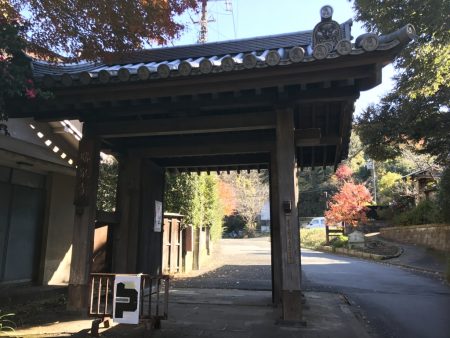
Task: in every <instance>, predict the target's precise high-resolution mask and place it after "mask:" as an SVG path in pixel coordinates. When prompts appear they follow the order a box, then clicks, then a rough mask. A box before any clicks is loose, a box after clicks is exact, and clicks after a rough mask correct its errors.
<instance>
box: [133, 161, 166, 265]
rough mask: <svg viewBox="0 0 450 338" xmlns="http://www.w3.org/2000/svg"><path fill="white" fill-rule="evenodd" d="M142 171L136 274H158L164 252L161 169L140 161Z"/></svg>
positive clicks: (162, 176) (162, 179) (163, 180)
mask: <svg viewBox="0 0 450 338" xmlns="http://www.w3.org/2000/svg"><path fill="white" fill-rule="evenodd" d="M141 170H142V179H141V198H142V200H141V217H140V228H139V247H138V248H139V255H138V261H137V267H138V270H139V272H143V273H148V274H160V273H162V248H163V232H162V231H163V230H162V228H163V226H162V225H163V210H164V209H163V206H162V202H163V199H164V183H165V179H164V169H163V168H161V167H159V166H157V165H156V164H155V163H153V162H152V161H150V160H143V161H142V168H141ZM159 206H160V207H161V209H160V210H158V209H159ZM157 212H158V213H157Z"/></svg>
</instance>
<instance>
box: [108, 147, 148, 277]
mask: <svg viewBox="0 0 450 338" xmlns="http://www.w3.org/2000/svg"><path fill="white" fill-rule="evenodd" d="M141 162H142V161H141V159H140V158H138V157H130V156H128V155H126V154H124V155H121V156H119V180H118V184H117V186H118V187H117V189H118V191H117V212H118V214H119V215H120V220H119V223H118V224H117V226H116V229H115V231H114V269H113V271H114V272H116V273H136V272H138V271H137V256H138V242H139V240H138V238H139V220H140V217H139V216H140V184H141Z"/></svg>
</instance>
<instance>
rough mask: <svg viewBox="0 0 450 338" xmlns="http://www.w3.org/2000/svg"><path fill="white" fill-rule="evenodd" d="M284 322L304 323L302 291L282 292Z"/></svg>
mask: <svg viewBox="0 0 450 338" xmlns="http://www.w3.org/2000/svg"><path fill="white" fill-rule="evenodd" d="M281 296H282V300H283V303H282V305H281V306H282V319H283V320H282V322H286V323H301V322H302V292H301V291H300V290H291V291H289V290H282V291H281Z"/></svg>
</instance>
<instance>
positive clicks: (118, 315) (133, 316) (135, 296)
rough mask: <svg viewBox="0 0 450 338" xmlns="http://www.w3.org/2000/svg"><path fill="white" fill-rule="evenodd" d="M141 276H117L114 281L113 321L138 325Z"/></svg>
mask: <svg viewBox="0 0 450 338" xmlns="http://www.w3.org/2000/svg"><path fill="white" fill-rule="evenodd" d="M140 297H141V276H135V275H117V276H116V278H115V281H114V300H113V320H114V322H116V323H121V324H139V311H140V303H141V302H140Z"/></svg>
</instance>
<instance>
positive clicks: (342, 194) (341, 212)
mask: <svg viewBox="0 0 450 338" xmlns="http://www.w3.org/2000/svg"><path fill="white" fill-rule="evenodd" d="M335 176H336V178H337V179H338V180H339V181H340V183H341V187H340V189H339V191H338V192H337V193H336V194H335V195H333V196H332V197H331V201H330V202H329V204H328V210H327V211H326V212H325V219H326V223H327V224H337V223H342V222H343V223H345V224H349V225H352V226H356V225H358V224H360V223H365V222H367V216H366V214H367V211H368V208H367V205H368V204H370V203H371V202H372V195H371V194H370V192H369V190H368V189H367V188H366V187H365V186H364V185H363V184H357V183H355V182H354V181H353V179H352V171H351V169H350V168H349V167H348V166H346V165H341V166H340V167H339V168H338V169H337V170H336V173H335Z"/></svg>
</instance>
